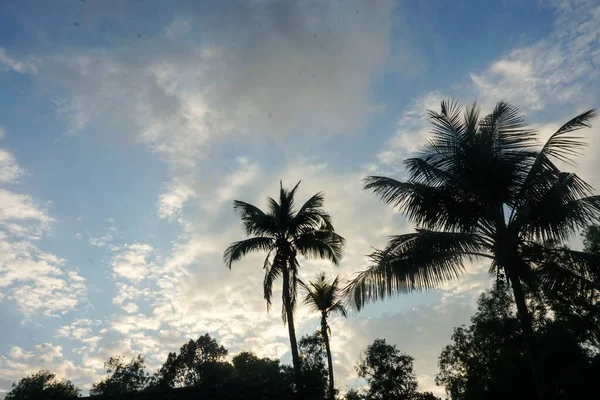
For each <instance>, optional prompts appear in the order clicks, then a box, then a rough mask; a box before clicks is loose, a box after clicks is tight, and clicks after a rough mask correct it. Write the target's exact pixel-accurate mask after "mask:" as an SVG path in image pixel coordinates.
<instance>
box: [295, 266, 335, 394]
mask: <svg viewBox="0 0 600 400" xmlns="http://www.w3.org/2000/svg"><path fill="white" fill-rule="evenodd" d="M298 283H299V284H300V286H301V287H302V288H304V290H305V291H306V297H305V298H304V304H306V305H307V306H308V307H309V308H310V309H311V310H312V311H316V312H318V313H320V314H321V336H322V338H323V341H324V343H325V350H326V351H327V366H328V369H327V370H328V372H329V398H330V399H331V400H333V399H334V398H335V385H334V377H333V360H332V357H331V347H330V345H329V332H330V329H329V325H328V324H327V317H328V316H329V315H330V314H334V313H339V314H341V315H343V316H344V317H346V308H345V307H344V305H343V304H342V301H341V289H340V286H339V278H338V277H336V278H335V279H334V280H333V282H329V281H328V280H327V277H326V276H325V274H324V273H321V274H319V276H318V277H317V279H316V280H315V281H313V282H309V283H308V285H307V284H305V283H304V282H302V281H300V280H299V281H298Z"/></svg>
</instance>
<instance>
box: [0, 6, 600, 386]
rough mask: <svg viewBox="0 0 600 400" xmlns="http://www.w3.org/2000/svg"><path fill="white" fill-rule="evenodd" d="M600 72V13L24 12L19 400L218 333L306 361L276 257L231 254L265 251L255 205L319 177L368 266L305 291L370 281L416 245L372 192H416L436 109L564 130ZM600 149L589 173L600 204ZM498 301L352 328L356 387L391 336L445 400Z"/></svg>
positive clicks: (17, 220) (372, 317) (403, 311)
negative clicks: (466, 107)
mask: <svg viewBox="0 0 600 400" xmlns="http://www.w3.org/2000/svg"><path fill="white" fill-rule="evenodd" d="M599 73H600V6H599V5H598V3H597V2H595V1H593V0H590V1H586V0H564V1H544V0H536V1H533V0H532V1H525V0H505V1H502V2H493V3H489V2H481V1H468V0H452V1H450V0H448V1H441V0H432V1H426V2H425V1H423V2H413V1H399V2H394V1H391V0H389V1H387V0H381V1H374V0H373V1H333V0H332V1H316V0H315V1H310V0H306V1H283V0H256V1H227V2H225V1H216V0H214V1H208V0H207V1H203V2H200V1H177V2H172V3H171V2H169V3H166V2H163V1H158V0H156V1H143V2H142V1H138V0H130V1H127V0H102V1H100V0H56V1H52V2H43V1H34V0H19V1H17V0H4V1H1V2H0V89H1V90H0V321H1V329H0V377H1V378H0V396H2V394H3V393H4V392H5V391H7V390H10V384H11V382H12V381H13V380H16V379H18V378H20V377H22V376H23V375H25V374H27V373H30V372H34V371H36V370H38V369H40V368H42V367H43V368H48V369H50V370H52V371H54V372H56V373H57V375H58V376H59V377H68V378H70V379H72V380H73V381H74V382H75V383H77V384H78V385H79V386H80V387H81V388H82V389H88V388H89V387H90V384H91V382H93V381H95V380H97V379H99V378H100V377H102V374H103V369H102V365H103V362H104V361H105V360H106V359H107V358H108V357H110V356H112V355H123V356H125V357H130V356H133V355H135V354H137V353H143V354H144V355H145V356H146V359H147V361H148V364H149V365H150V367H151V368H156V367H157V366H159V365H160V364H161V362H162V361H163V360H164V358H165V356H166V354H167V353H168V352H169V351H175V350H177V349H178V348H179V347H180V345H181V344H182V343H183V342H184V341H186V340H187V339H188V338H197V337H198V336H199V335H200V334H203V333H205V332H209V333H210V334H211V335H213V336H214V337H216V338H217V339H218V340H219V341H220V342H221V343H222V344H224V345H225V346H226V347H227V348H228V349H229V350H230V353H236V352H238V351H242V350H250V351H254V352H256V353H257V354H259V355H262V356H268V357H280V358H281V359H282V360H283V361H284V362H286V363H287V362H290V355H289V350H288V343H289V342H288V337H287V333H286V329H285V328H284V326H283V324H282V322H281V319H280V313H279V312H278V311H277V309H276V308H275V309H274V310H273V312H271V313H270V314H268V313H267V311H266V306H265V302H264V300H263V297H262V287H261V283H262V276H263V275H262V273H263V271H262V269H261V267H262V263H261V260H262V257H261V256H258V255H257V256H252V257H248V258H247V259H246V260H244V261H243V262H239V263H238V264H234V267H233V269H232V270H228V269H227V268H226V267H225V266H224V265H223V263H222V261H221V256H222V252H223V250H224V249H225V247H226V246H227V245H228V244H229V243H230V242H232V241H234V240H239V239H242V238H243V237H244V236H243V231H242V229H241V226H240V223H239V220H238V218H237V217H236V215H235V214H234V213H233V209H232V200H233V199H241V200H244V201H248V202H251V203H254V204H257V205H259V206H264V205H265V197H266V196H268V195H276V194H277V190H278V186H279V180H280V179H282V180H283V182H284V185H288V186H291V185H293V184H295V183H296V182H297V181H298V180H299V179H302V185H301V187H300V191H299V194H298V196H299V200H300V201H302V200H303V199H306V198H308V197H309V196H310V195H312V194H314V193H315V192H317V191H320V190H323V191H324V192H325V195H326V201H325V206H326V209H327V210H328V211H329V212H330V213H331V214H332V216H333V218H334V223H335V226H336V229H337V230H338V231H339V232H340V233H341V234H342V235H344V236H345V237H346V238H347V241H348V244H347V249H346V251H345V258H344V261H343V262H342V264H341V265H340V266H339V267H333V266H332V265H330V264H329V263H327V262H318V261H307V260H301V265H302V274H301V276H302V277H303V278H306V279H310V278H311V277H313V276H314V275H315V274H316V273H317V272H318V271H321V270H324V271H326V272H328V273H329V274H330V275H333V274H340V275H341V276H343V277H350V276H352V273H353V272H356V271H359V270H361V269H364V268H365V267H366V265H365V256H364V255H365V254H367V253H369V252H370V247H371V246H380V245H382V244H383V243H384V241H385V237H386V235H388V234H392V233H401V232H406V231H409V230H410V229H411V227H410V226H409V225H408V224H407V222H406V221H405V219H404V218H403V217H402V216H400V215H398V214H396V213H395V212H394V211H393V210H392V209H390V208H389V207H386V206H385V205H383V204H382V203H381V202H380V201H379V200H378V199H377V198H376V197H375V196H374V195H373V194H371V193H367V192H364V191H362V190H361V178H363V177H364V176H365V175H367V174H373V173H377V174H388V175H390V176H395V177H402V176H403V174H404V171H403V167H402V164H401V160H402V159H403V158H405V157H406V156H407V155H409V154H410V153H411V152H412V151H414V149H415V148H417V147H418V145H419V144H420V143H421V142H422V140H423V138H424V137H426V135H427V121H426V120H425V118H424V117H425V110H426V109H428V108H435V107H437V106H438V105H439V102H440V100H441V99H443V98H448V97H452V98H455V99H457V100H459V101H460V102H462V103H470V102H472V101H477V102H478V103H479V104H481V106H482V107H483V108H484V110H489V109H490V108H491V107H492V106H493V104H494V102H496V101H498V100H500V99H507V100H509V101H510V102H512V103H514V104H515V105H517V106H519V107H520V108H521V109H522V110H523V111H524V112H525V113H526V114H527V115H528V117H529V120H530V121H531V123H532V124H534V125H535V126H536V127H537V128H538V129H539V130H540V132H541V134H542V135H548V134H549V133H550V132H551V131H552V129H553V128H556V127H557V126H558V125H559V124H560V123H561V122H564V121H565V120H567V119H569V118H570V117H572V116H574V115H575V114H577V113H578V112H581V111H583V110H585V109H588V108H592V107H595V106H598V105H600V86H599V82H600V79H599V78H600V76H599ZM598 133H600V130H599V129H597V128H594V129H591V130H588V131H587V132H586V135H588V137H589V143H590V147H589V149H588V151H587V154H586V156H584V157H582V158H581V159H580V160H579V163H578V165H576V166H574V167H572V168H574V169H576V170H577V172H579V173H580V174H581V175H582V176H583V177H584V178H586V179H588V181H589V182H590V183H592V184H593V185H595V186H596V187H600V177H598V174H597V173H595V172H596V170H597V167H598V164H597V163H596V161H595V160H594V155H595V154H598V153H599V151H600V138H599V137H598ZM577 242H578V239H577V238H575V239H574V245H575V246H577V245H578V243H577ZM488 286H489V277H488V276H487V273H486V266H485V265H473V266H470V267H469V270H468V273H467V274H466V275H465V276H464V278H463V279H462V280H460V281H458V282H456V283H454V284H451V285H448V286H447V287H446V288H444V289H443V290H440V291H437V292H432V293H427V294H414V295H410V296H402V297H399V298H396V299H393V300H390V301H387V302H385V303H380V304H374V305H371V306H369V307H367V308H366V309H365V310H364V311H362V312H361V313H359V314H353V315H351V316H350V317H349V319H348V320H341V319H335V320H332V321H331V326H332V332H333V339H332V340H333V342H332V347H333V351H334V359H335V368H336V372H337V375H338V381H337V382H338V384H339V386H340V388H341V389H342V390H346V389H347V388H349V387H357V386H359V385H360V382H359V381H358V380H357V379H356V377H355V373H354V369H353V366H354V364H355V363H356V360H357V359H358V357H359V354H360V352H361V351H362V350H364V348H365V347H366V346H367V345H368V344H369V343H370V342H372V341H373V339H375V338H377V337H383V338H385V339H387V340H388V341H389V342H391V343H394V344H397V345H398V347H399V348H400V349H401V350H402V351H404V352H407V353H408V354H410V355H412V356H414V357H415V358H416V361H415V368H416V373H417V375H418V379H419V384H420V387H421V389H423V390H433V391H435V392H436V393H438V394H439V393H441V392H443V391H442V390H441V389H440V388H436V387H435V385H434V382H433V379H434V376H435V373H436V371H437V357H438V355H439V353H440V351H441V349H442V347H443V346H444V345H445V344H447V343H449V340H450V335H451V333H452V328H453V327H454V326H457V325H459V324H462V323H466V322H468V319H469V317H470V315H471V314H472V313H473V311H474V300H475V299H476V298H477V296H478V295H479V294H480V293H481V292H482V291H483V290H485V289H486V288H488ZM297 321H298V322H297V330H298V334H299V335H302V334H306V333H311V332H313V331H314V330H315V329H316V328H317V326H318V320H317V317H316V316H314V315H310V314H308V313H307V312H306V311H304V310H302V309H300V310H298V312H297Z"/></svg>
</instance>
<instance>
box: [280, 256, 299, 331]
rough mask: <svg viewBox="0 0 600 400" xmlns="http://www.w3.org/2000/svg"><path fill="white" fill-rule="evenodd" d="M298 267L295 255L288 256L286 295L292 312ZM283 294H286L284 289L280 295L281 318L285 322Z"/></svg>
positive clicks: (296, 287) (285, 311)
mask: <svg viewBox="0 0 600 400" xmlns="http://www.w3.org/2000/svg"><path fill="white" fill-rule="evenodd" d="M299 268H300V264H298V260H297V259H296V257H290V258H288V260H287V277H288V285H287V287H288V293H287V295H288V296H289V299H290V308H291V312H292V313H293V312H294V310H295V309H296V297H297V292H298V281H299V280H300V278H298V269H299ZM284 279H285V276H284ZM284 287H285V286H284ZM285 296H286V293H285V290H284V291H283V292H282V293H281V297H282V302H281V319H282V320H283V323H284V324H286V323H287V308H286V304H285V303H286V302H285Z"/></svg>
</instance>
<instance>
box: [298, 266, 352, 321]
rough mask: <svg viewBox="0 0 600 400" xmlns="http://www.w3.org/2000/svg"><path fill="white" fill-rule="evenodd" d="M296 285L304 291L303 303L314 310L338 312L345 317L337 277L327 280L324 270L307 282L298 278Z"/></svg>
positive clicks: (329, 312) (326, 313)
mask: <svg viewBox="0 0 600 400" xmlns="http://www.w3.org/2000/svg"><path fill="white" fill-rule="evenodd" d="M298 285H300V287H301V288H302V289H303V291H304V292H305V297H304V300H303V303H304V305H306V306H308V307H309V308H310V309H311V310H312V311H314V312H321V313H325V315H329V314H331V313H339V314H341V315H342V316H344V317H346V316H347V312H346V308H345V307H344V305H343V303H342V299H341V295H342V290H341V288H340V284H339V277H336V278H335V279H334V280H333V281H331V282H330V281H329V280H328V279H327V277H326V275H325V273H324V272H321V273H320V274H319V275H318V276H317V278H316V279H315V280H312V281H310V282H309V284H306V283H304V282H303V281H301V280H298Z"/></svg>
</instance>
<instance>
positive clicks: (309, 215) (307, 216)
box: [289, 192, 333, 234]
mask: <svg viewBox="0 0 600 400" xmlns="http://www.w3.org/2000/svg"><path fill="white" fill-rule="evenodd" d="M323 201H324V195H323V192H319V193H317V194H315V195H313V196H312V197H311V198H310V199H308V200H307V201H306V202H305V203H304V204H303V205H302V207H300V209H299V210H298V212H297V213H296V215H295V216H294V218H293V219H292V221H291V223H290V228H289V229H290V232H292V233H293V234H298V233H299V231H301V230H306V229H311V228H312V229H315V228H317V227H319V226H320V225H322V224H325V225H326V229H330V230H333V224H332V222H331V216H330V215H329V214H328V213H326V212H325V211H324V210H323V208H322V207H323Z"/></svg>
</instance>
